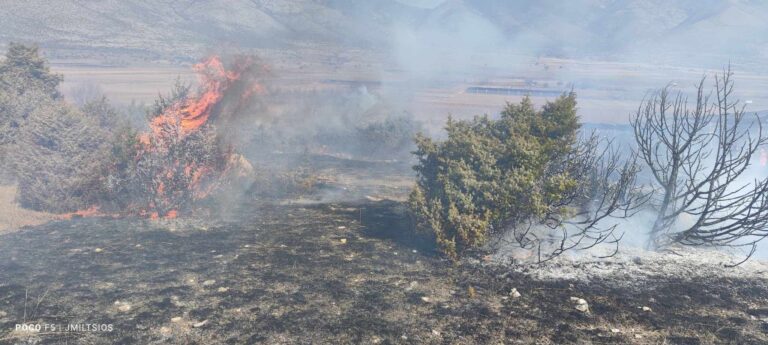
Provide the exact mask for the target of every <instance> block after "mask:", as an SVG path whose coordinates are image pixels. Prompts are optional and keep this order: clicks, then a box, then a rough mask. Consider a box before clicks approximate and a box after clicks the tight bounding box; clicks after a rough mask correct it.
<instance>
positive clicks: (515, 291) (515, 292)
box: [509, 288, 522, 298]
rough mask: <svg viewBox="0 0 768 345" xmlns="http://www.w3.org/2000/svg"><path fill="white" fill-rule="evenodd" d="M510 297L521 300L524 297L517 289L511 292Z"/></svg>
mask: <svg viewBox="0 0 768 345" xmlns="http://www.w3.org/2000/svg"><path fill="white" fill-rule="evenodd" d="M509 296H510V297H512V298H520V296H522V295H521V294H520V292H519V291H517V288H512V291H510V292H509Z"/></svg>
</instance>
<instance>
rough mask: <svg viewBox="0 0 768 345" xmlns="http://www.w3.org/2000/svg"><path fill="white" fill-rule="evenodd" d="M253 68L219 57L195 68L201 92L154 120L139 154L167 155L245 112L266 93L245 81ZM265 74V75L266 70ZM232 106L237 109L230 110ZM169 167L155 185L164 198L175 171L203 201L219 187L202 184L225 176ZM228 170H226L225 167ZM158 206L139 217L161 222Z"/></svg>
mask: <svg viewBox="0 0 768 345" xmlns="http://www.w3.org/2000/svg"><path fill="white" fill-rule="evenodd" d="M254 65H255V64H254V61H253V59H252V58H250V57H239V58H237V59H235V60H234V62H233V63H232V64H231V68H230V69H227V68H226V67H225V64H224V63H223V62H222V60H221V59H220V58H219V57H218V56H211V57H209V58H206V59H205V60H203V61H202V62H200V63H198V64H195V65H194V66H193V70H194V71H195V72H197V74H198V78H199V86H200V89H199V90H200V91H199V92H198V93H197V94H195V95H192V96H188V97H185V98H184V99H181V100H178V101H176V103H174V104H171V105H170V106H169V107H167V108H166V109H165V110H164V111H163V113H161V114H159V115H157V116H156V117H154V118H153V119H151V120H150V123H149V127H150V130H149V132H147V133H141V134H139V135H138V137H137V139H138V142H139V145H140V150H139V151H140V152H163V151H166V150H168V147H167V145H169V143H171V142H177V139H182V138H184V137H185V136H187V135H189V134H191V133H195V132H196V131H198V130H200V129H201V128H202V127H203V126H205V125H206V124H207V123H209V122H211V120H212V119H214V118H215V117H217V116H220V115H221V113H222V112H224V113H237V112H239V111H240V110H242V107H243V105H247V104H248V102H249V101H250V100H251V98H252V96H254V95H256V94H261V93H263V92H264V88H263V86H262V85H260V84H258V83H256V82H255V81H254V80H250V79H248V80H246V79H245V78H244V77H246V76H248V77H251V76H252V75H251V74H250V73H249V72H250V71H251V70H252V68H253V67H254ZM262 68H264V67H262ZM264 70H265V71H266V68H264ZM229 94H234V96H235V98H232V97H231V96H229ZM225 98H226V99H233V100H234V102H232V103H230V102H229V101H227V102H224V100H225ZM224 103H229V104H224ZM230 106H232V107H234V108H233V109H229V108H227V107H230ZM169 129H171V130H169ZM140 154H143V153H140ZM227 154H230V155H231V154H232V153H231V152H229V153H227ZM137 159H138V158H137ZM169 164H170V166H167V167H165V169H161V170H163V171H160V172H159V174H161V175H158V177H159V178H158V183H157V185H156V191H157V192H158V193H159V194H163V192H164V189H165V187H166V186H165V185H164V184H163V182H162V181H163V180H167V179H171V177H172V175H173V174H174V171H176V172H177V173H178V172H181V173H182V174H183V175H185V176H186V177H187V178H189V181H190V185H191V187H192V195H193V198H194V199H201V198H204V197H205V196H207V195H209V193H210V192H211V191H212V189H213V188H215V186H216V183H207V184H206V185H205V186H202V185H203V184H205V183H201V181H204V180H215V178H216V175H215V174H216V173H217V172H218V173H222V172H221V171H219V170H221V169H217V168H216V167H207V166H197V165H193V166H189V165H188V166H183V167H180V166H179V164H180V162H172V163H169ZM179 169H181V170H179ZM225 169H227V168H226V167H225ZM163 174H164V175H163ZM166 175H169V176H166ZM211 175H213V176H211ZM211 177H212V179H211ZM158 206H159V205H155V204H154V203H150V204H149V205H148V207H146V208H143V209H141V210H139V211H138V214H139V215H140V216H143V217H148V218H151V219H157V218H160V214H159V213H158V211H157V208H158ZM98 209H99V208H98V206H94V207H91V208H89V209H87V210H83V211H77V212H74V213H72V214H69V215H64V217H68V218H72V217H73V216H84V217H87V216H94V215H99V214H100V213H99V212H98ZM178 215H179V210H176V209H172V210H170V211H165V214H164V215H163V217H164V218H176V217H177V216H178Z"/></svg>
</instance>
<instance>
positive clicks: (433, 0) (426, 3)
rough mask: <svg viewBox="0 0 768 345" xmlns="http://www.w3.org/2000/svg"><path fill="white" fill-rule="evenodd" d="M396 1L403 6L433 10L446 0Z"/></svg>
mask: <svg viewBox="0 0 768 345" xmlns="http://www.w3.org/2000/svg"><path fill="white" fill-rule="evenodd" d="M397 1H399V2H402V3H404V4H408V5H413V6H418V7H426V8H433V7H435V6H437V5H440V4H441V3H443V2H445V1H446V0H397Z"/></svg>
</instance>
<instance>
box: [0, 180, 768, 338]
mask: <svg viewBox="0 0 768 345" xmlns="http://www.w3.org/2000/svg"><path fill="white" fill-rule="evenodd" d="M361 168H362V169H370V167H369V166H361ZM365 192H369V191H365ZM373 199H375V198H368V200H366V198H362V199H361V200H360V201H347V202H342V201H339V200H330V201H320V202H315V203H306V202H302V203H294V204H290V203H285V202H283V203H275V202H268V201H264V200H262V201H258V200H254V201H250V202H246V203H244V204H243V205H242V206H240V207H239V208H238V209H237V210H236V212H233V213H234V214H236V216H235V217H232V218H228V219H219V220H214V218H213V217H211V216H209V215H205V214H201V215H199V216H197V217H190V218H187V219H181V220H169V221H148V220H143V219H106V218H80V219H72V220H60V221H53V222H49V223H46V224H43V225H38V226H31V227H26V228H24V229H22V231H16V232H10V233H6V234H2V235H0V343H2V344H32V343H35V344H766V343H768V280H767V279H766V275H765V272H754V270H755V269H756V268H754V267H763V266H760V265H758V266H754V267H753V268H749V270H752V271H747V270H748V268H743V269H742V271H738V270H737V271H730V272H734V273H729V274H721V273H718V272H722V270H711V271H701V270H700V267H699V266H690V265H687V264H685V261H683V264H681V265H677V266H678V267H679V268H674V267H676V265H675V261H674V260H673V259H670V260H669V261H666V263H665V261H664V260H661V259H659V260H656V259H647V260H646V259H645V258H644V257H641V258H640V259H634V256H633V257H632V259H631V260H630V261H631V262H632V265H635V266H631V267H630V266H629V264H627V263H626V262H624V263H620V262H618V261H610V260H609V261H606V262H600V263H579V262H576V261H558V262H553V263H551V264H550V266H547V267H545V268H544V269H545V270H544V271H535V269H536V268H535V267H531V266H524V267H523V266H515V267H510V266H504V265H498V264H495V263H493V262H485V261H480V260H467V261H465V262H463V263H460V264H458V265H454V264H451V263H450V262H447V261H445V260H444V259H442V258H440V257H439V256H438V255H436V254H435V253H434V251H433V249H432V247H431V246H430V245H429V239H428V238H424V237H421V236H415V235H412V233H411V232H409V229H410V227H411V224H410V222H409V220H408V218H407V217H406V216H405V214H404V206H403V205H402V203H400V202H397V201H389V200H381V201H374V200H373ZM643 260H646V261H645V262H648V263H652V264H648V265H647V266H648V267H649V268H648V269H646V270H644V271H643V272H645V273H644V274H639V273H638V271H637V270H636V267H637V265H642V264H643V263H644V261H643ZM622 262H623V261H622ZM622 265H623V266H622ZM562 267H569V268H568V270H567V271H568V272H574V270H575V271H577V272H581V273H580V274H570V275H562V276H559V273H557V272H565V270H563V269H562ZM662 267H663V268H664V269H666V270H671V271H669V272H672V273H670V274H667V273H664V272H661V273H664V274H661V273H660V274H653V271H654V270H658V269H660V268H662ZM606 269H611V272H613V273H612V274H593V273H590V272H597V271H604V270H606ZM558 270H559V271H558ZM675 270H676V271H675ZM536 272H549V273H552V274H538V273H536ZM675 272H678V273H675ZM691 272H699V274H690V273H691ZM739 272H748V273H749V274H740V273H739ZM584 275H586V277H587V278H589V279H585V276H584ZM622 280H623V281H632V282H633V283H632V284H624V283H620V282H619V283H617V281H622ZM514 291H517V292H518V293H519V296H518V295H517V294H516V293H515V292H514ZM581 300H583V301H581ZM22 322H27V323H39V324H54V325H66V324H108V325H112V331H81V332H69V333H66V332H55V331H46V330H42V331H39V332H37V331H21V330H19V331H17V330H15V325H16V324H18V323H22Z"/></svg>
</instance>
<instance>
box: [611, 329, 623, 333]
mask: <svg viewBox="0 0 768 345" xmlns="http://www.w3.org/2000/svg"><path fill="white" fill-rule="evenodd" d="M611 333H621V330H620V329H618V328H611Z"/></svg>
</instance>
